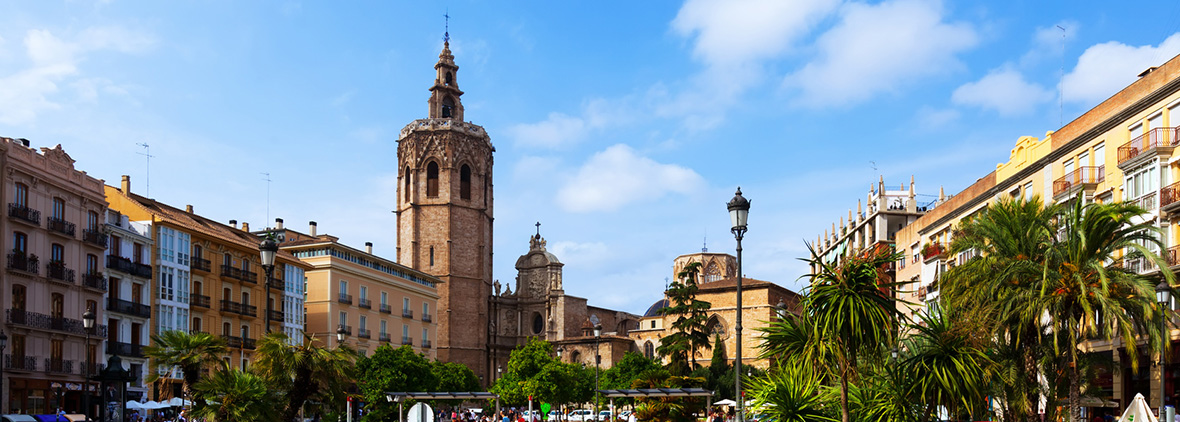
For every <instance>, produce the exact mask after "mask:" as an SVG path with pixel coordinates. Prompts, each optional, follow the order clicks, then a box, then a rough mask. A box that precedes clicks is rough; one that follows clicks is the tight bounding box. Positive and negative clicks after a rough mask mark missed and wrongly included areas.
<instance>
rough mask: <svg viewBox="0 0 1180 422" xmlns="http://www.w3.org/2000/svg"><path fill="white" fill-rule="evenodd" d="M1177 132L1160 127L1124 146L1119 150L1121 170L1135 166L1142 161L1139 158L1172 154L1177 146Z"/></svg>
mask: <svg viewBox="0 0 1180 422" xmlns="http://www.w3.org/2000/svg"><path fill="white" fill-rule="evenodd" d="M1176 132H1177V128H1174V127H1158V128H1155V129H1151V130H1149V131H1147V133H1145V134H1143V135H1139V136H1138V137H1136V138H1135V139H1132V140H1131V142H1127V143H1125V144H1123V146H1121V147H1119V149H1118V160H1119V168H1124V167H1127V166H1130V165H1134V164H1136V163H1138V162H1139V161H1140V160H1136V159H1137V158H1147V157H1151V156H1153V153H1157V152H1164V153H1171V152H1172V148H1174V147H1176V144H1177V137H1176V135H1177V133H1176Z"/></svg>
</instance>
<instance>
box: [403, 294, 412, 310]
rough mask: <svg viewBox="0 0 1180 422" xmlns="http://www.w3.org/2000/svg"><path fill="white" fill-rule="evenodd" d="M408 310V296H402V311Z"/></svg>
mask: <svg viewBox="0 0 1180 422" xmlns="http://www.w3.org/2000/svg"><path fill="white" fill-rule="evenodd" d="M409 310H410V298H408V297H403V298H402V311H403V312H405V311H409Z"/></svg>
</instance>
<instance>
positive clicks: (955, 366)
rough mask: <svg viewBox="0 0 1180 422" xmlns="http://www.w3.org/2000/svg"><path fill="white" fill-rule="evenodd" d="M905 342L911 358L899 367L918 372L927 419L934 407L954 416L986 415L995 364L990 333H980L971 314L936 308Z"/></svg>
mask: <svg viewBox="0 0 1180 422" xmlns="http://www.w3.org/2000/svg"><path fill="white" fill-rule="evenodd" d="M920 319H921V323H920V324H916V325H913V326H911V327H910V329H911V330H913V333H912V334H911V335H910V337H908V338H907V339H906V341H905V343H904V345H905V347H904V349H905V350H906V351H907V356H906V357H905V359H903V360H902V361H901V366H902V367H904V371H905V372H907V373H912V374H915V379H914V383H913V386H914V387H915V388H916V390H917V393H918V396H920V397H921V400H922V402H924V403H926V404H927V408H926V411H925V415H923V417H924V418H929V417H930V416H931V413H932V412H933V410H934V408H935V406H942V407H944V408H946V409H947V410H948V412H949V413H950V414H951V415H958V414H961V413H963V412H966V413H968V414H971V415H979V414H982V413H983V411H984V410H985V409H986V406H984V398H985V397H986V395H987V390H988V387H987V383H988V380H989V377H990V372H991V367H992V362H991V359H990V358H989V357H988V356H987V349H986V346H987V337H986V336H979V335H978V330H976V329H974V328H973V327H972V326H971V322H972V321H971V320H970V318H967V317H965V316H964V315H961V314H960V313H958V312H957V311H956V310H955V309H953V308H952V309H945V310H944V309H942V308H941V307H940V306H932V307H931V308H930V309H929V311H928V312H926V313H925V314H923V315H921V316H920Z"/></svg>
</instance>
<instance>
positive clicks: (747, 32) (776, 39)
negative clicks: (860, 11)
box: [672, 0, 840, 66]
mask: <svg viewBox="0 0 1180 422" xmlns="http://www.w3.org/2000/svg"><path fill="white" fill-rule="evenodd" d="M839 4H840V2H839V0H802V1H782V0H688V1H687V2H685V3H684V6H683V7H681V8H680V11H679V12H677V14H676V18H675V19H673V20H672V29H673V30H674V31H676V33H678V34H679V35H681V36H684V37H690V36H692V35H696V45H695V46H694V47H693V54H694V55H695V56H696V57H697V58H698V59H701V60H702V61H704V62H705V63H707V64H708V65H710V66H729V65H734V64H740V63H745V62H749V61H752V60H759V59H764V58H769V57H774V56H777V55H779V54H781V53H782V52H783V51H784V50H786V49H787V48H788V47H789V46H790V45H791V43H792V42H794V41H795V40H796V39H797V38H799V37H800V36H802V35H805V34H806V33H807V32H808V31H809V30H811V28H812V27H814V26H815V25H816V24H817V23H818V22H819V21H820V19H821V18H823V17H824V16H826V15H828V14H829V13H831V12H832V11H833V10H835V9H836V6H838V5H839ZM755 11H756V12H755Z"/></svg>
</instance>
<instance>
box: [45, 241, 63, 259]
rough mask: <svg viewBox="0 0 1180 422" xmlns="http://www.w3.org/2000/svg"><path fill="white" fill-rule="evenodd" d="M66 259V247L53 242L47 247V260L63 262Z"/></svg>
mask: <svg viewBox="0 0 1180 422" xmlns="http://www.w3.org/2000/svg"><path fill="white" fill-rule="evenodd" d="M65 260H66V247H65V246H62V245H59V244H57V243H54V244H53V245H52V246H50V247H49V262H64V261H65Z"/></svg>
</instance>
